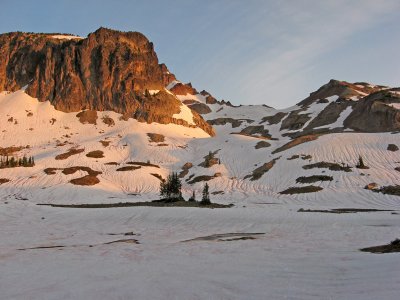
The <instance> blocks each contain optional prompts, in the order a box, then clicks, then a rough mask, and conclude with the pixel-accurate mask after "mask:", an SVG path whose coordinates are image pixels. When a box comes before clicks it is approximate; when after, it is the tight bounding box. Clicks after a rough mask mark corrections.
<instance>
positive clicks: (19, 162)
mask: <svg viewBox="0 0 400 300" xmlns="http://www.w3.org/2000/svg"><path fill="white" fill-rule="evenodd" d="M34 165H35V159H34V158H33V156H29V157H26V156H24V157H22V158H21V157H20V158H15V157H13V156H11V157H8V156H5V157H4V156H2V157H0V169H4V168H15V167H33V166H34Z"/></svg>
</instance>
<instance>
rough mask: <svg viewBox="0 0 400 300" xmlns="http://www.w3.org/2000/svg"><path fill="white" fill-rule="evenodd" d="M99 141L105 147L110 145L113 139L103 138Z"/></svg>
mask: <svg viewBox="0 0 400 300" xmlns="http://www.w3.org/2000/svg"><path fill="white" fill-rule="evenodd" d="M99 143H101V144H102V145H103V147H108V146H109V145H110V143H111V141H103V140H101V141H99Z"/></svg>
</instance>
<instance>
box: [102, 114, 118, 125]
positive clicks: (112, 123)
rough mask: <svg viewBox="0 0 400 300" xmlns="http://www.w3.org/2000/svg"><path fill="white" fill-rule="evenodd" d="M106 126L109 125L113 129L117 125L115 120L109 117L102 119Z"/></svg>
mask: <svg viewBox="0 0 400 300" xmlns="http://www.w3.org/2000/svg"><path fill="white" fill-rule="evenodd" d="M101 120H102V121H103V123H104V124H106V125H108V127H112V126H114V125H115V122H114V119H112V118H110V117H109V116H104V117H102V118H101Z"/></svg>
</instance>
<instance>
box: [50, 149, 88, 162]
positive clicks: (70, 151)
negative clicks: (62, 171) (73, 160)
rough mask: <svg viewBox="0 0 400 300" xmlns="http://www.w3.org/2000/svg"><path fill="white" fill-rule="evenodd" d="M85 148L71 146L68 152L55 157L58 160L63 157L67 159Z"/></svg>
mask: <svg viewBox="0 0 400 300" xmlns="http://www.w3.org/2000/svg"><path fill="white" fill-rule="evenodd" d="M84 151H85V149H77V148H71V149H69V150H68V151H67V152H65V153H62V154H59V155H57V156H56V157H55V159H56V160H63V159H67V158H69V157H70V156H72V155H77V154H79V153H82V152H84Z"/></svg>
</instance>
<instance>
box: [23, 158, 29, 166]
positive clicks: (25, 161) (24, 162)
mask: <svg viewBox="0 0 400 300" xmlns="http://www.w3.org/2000/svg"><path fill="white" fill-rule="evenodd" d="M22 165H23V166H24V167H27V166H28V159H27V158H26V156H25V155H24V157H23V158H22Z"/></svg>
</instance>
